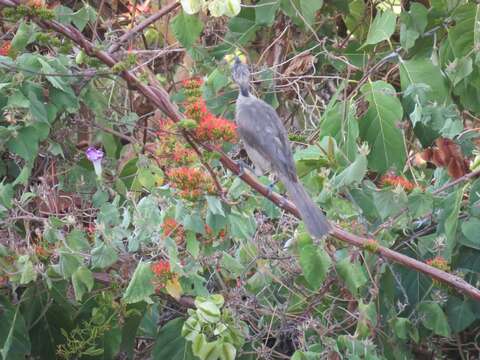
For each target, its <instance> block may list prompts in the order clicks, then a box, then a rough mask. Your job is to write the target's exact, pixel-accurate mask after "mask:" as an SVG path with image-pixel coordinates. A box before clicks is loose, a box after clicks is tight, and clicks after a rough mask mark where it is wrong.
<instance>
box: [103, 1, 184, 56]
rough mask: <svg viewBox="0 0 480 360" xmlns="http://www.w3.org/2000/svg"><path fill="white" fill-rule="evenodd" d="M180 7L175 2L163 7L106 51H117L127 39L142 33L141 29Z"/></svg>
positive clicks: (111, 52)
mask: <svg viewBox="0 0 480 360" xmlns="http://www.w3.org/2000/svg"><path fill="white" fill-rule="evenodd" d="M179 6H180V3H179V2H177V1H174V2H173V3H171V4H170V5H167V6H165V7H164V8H162V9H161V10H159V11H158V12H156V13H155V14H153V15H152V16H150V17H148V18H147V19H145V20H143V21H142V22H141V23H140V24H138V25H137V26H135V27H134V28H132V29H131V30H130V31H127V32H126V33H125V34H123V35H122V36H120V38H119V39H118V40H117V41H116V42H115V44H113V45H112V46H110V48H109V49H108V52H109V53H110V54H113V53H114V52H115V51H117V50H118V49H119V48H120V46H122V44H123V43H124V42H126V41H127V40H128V39H130V38H131V37H133V36H135V35H136V34H137V33H139V32H140V31H142V30H143V29H145V28H146V27H148V26H149V25H151V24H153V23H154V22H155V21H157V20H158V19H160V18H161V17H163V16H165V15H166V14H168V13H170V12H171V11H173V10H175V9H176V8H177V7H179Z"/></svg>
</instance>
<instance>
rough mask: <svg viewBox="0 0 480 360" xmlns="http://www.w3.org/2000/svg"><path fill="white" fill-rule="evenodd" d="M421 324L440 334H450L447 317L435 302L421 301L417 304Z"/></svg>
mask: <svg viewBox="0 0 480 360" xmlns="http://www.w3.org/2000/svg"><path fill="white" fill-rule="evenodd" d="M418 311H419V312H420V319H421V320H422V324H423V325H424V326H425V327H426V328H427V329H430V330H432V331H433V332H434V333H435V334H437V335H440V336H445V337H448V336H450V326H449V325H448V321H447V318H446V316H445V314H444V312H443V310H442V308H441V307H440V305H438V304H437V303H433V302H423V303H421V304H420V305H419V306H418Z"/></svg>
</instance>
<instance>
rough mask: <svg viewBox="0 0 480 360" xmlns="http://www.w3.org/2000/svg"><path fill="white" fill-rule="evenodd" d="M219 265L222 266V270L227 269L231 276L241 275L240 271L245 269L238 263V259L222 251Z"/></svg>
mask: <svg viewBox="0 0 480 360" xmlns="http://www.w3.org/2000/svg"><path fill="white" fill-rule="evenodd" d="M220 266H221V267H222V270H223V269H225V270H227V271H228V272H229V273H230V275H231V277H238V276H240V275H242V273H243V272H244V271H245V267H244V266H243V265H242V264H241V263H240V261H238V260H237V259H235V258H234V257H233V256H231V255H230V254H228V253H227V252H223V253H222V260H221V261H220Z"/></svg>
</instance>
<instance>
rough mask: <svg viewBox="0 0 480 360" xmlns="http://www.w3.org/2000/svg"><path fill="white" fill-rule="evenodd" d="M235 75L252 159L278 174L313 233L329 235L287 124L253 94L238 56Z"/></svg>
mask: <svg viewBox="0 0 480 360" xmlns="http://www.w3.org/2000/svg"><path fill="white" fill-rule="evenodd" d="M232 78H233V80H234V81H235V82H236V83H237V84H238V86H239V87H240V92H239V94H238V98H237V104H236V115H235V121H236V123H237V130H238V133H239V135H240V138H241V139H242V141H243V144H244V146H245V150H246V151H247V154H248V156H249V157H250V160H252V162H253V163H254V165H255V167H257V168H258V169H260V170H261V171H262V172H267V171H269V170H272V171H273V172H274V173H275V174H276V175H277V176H278V178H279V179H280V181H281V182H282V183H283V184H284V185H285V188H286V189H287V192H288V195H289V197H290V199H291V200H292V202H293V203H294V204H295V206H296V207H297V208H298V211H299V212H300V216H301V217H302V220H303V222H304V223H305V225H306V227H307V230H308V232H309V233H310V235H311V236H313V237H321V236H323V235H325V234H327V233H328V232H329V231H330V230H331V225H330V224H329V223H328V221H327V219H326V218H325V216H324V215H323V213H322V210H320V208H319V207H318V206H317V205H315V203H314V202H313V201H312V199H311V198H310V196H309V195H308V194H307V192H306V191H305V188H304V187H303V185H302V184H301V182H300V181H299V180H298V176H297V172H296V168H295V162H294V161H293V155H292V150H291V148H290V143H289V141H288V136H287V131H286V130H285V127H284V126H283V124H282V122H281V120H280V118H279V117H278V115H277V113H276V112H275V110H274V109H273V108H272V107H271V106H270V105H268V104H267V103H266V102H264V101H263V100H260V99H257V98H256V97H255V96H253V95H252V94H251V93H250V91H249V88H250V71H249V70H248V67H247V66H246V65H245V64H243V63H242V62H241V61H240V59H239V58H238V57H237V58H236V59H235V63H234V65H233V67H232Z"/></svg>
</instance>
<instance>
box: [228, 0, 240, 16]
mask: <svg viewBox="0 0 480 360" xmlns="http://www.w3.org/2000/svg"><path fill="white" fill-rule="evenodd" d="M224 1H225V15H227V16H229V17H234V16H237V15H238V14H239V13H240V10H241V9H242V8H241V4H240V0H224Z"/></svg>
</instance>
